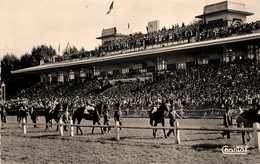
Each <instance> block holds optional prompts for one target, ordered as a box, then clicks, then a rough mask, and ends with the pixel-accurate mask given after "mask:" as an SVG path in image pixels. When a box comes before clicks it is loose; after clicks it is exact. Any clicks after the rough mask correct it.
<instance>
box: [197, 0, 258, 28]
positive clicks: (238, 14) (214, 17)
mask: <svg viewBox="0 0 260 164" xmlns="http://www.w3.org/2000/svg"><path fill="white" fill-rule="evenodd" d="M253 14H254V13H251V12H247V11H246V5H245V4H244V3H238V2H232V1H224V2H220V3H215V4H211V5H207V6H205V7H204V11H203V14H202V15H198V16H196V18H201V19H202V20H203V22H205V23H206V24H207V26H208V27H209V28H213V27H225V26H230V25H231V24H232V23H233V22H234V21H240V22H241V23H242V22H245V21H246V17H247V16H250V15H253Z"/></svg>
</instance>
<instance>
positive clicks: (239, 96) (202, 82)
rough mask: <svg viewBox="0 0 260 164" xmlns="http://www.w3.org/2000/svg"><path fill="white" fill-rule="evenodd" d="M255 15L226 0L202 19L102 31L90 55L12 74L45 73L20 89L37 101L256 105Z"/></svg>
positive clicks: (258, 43)
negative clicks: (126, 31) (145, 30)
mask: <svg viewBox="0 0 260 164" xmlns="http://www.w3.org/2000/svg"><path fill="white" fill-rule="evenodd" d="M252 14H253V13H250V12H247V11H245V5H244V4H241V3H233V2H229V1H224V2H221V3H217V4H212V5H208V6H205V8H204V12H203V15H200V16H197V17H198V18H202V21H201V22H196V23H194V24H190V25H185V24H182V25H181V26H178V25H177V26H173V27H172V28H170V29H165V28H162V29H161V30H159V31H153V32H148V33H146V34H142V33H136V34H130V35H129V36H125V35H124V36H123V35H117V36H120V37H118V38H116V39H108V38H115V37H111V35H107V36H106V35H102V37H105V40H104V41H102V45H101V46H99V48H98V49H97V50H95V51H93V52H92V53H89V54H88V55H86V56H78V58H76V59H67V60H62V61H56V62H52V63H45V64H42V65H39V66H36V67H30V68H25V69H20V70H15V71H12V74H29V73H30V74H40V75H41V79H40V80H39V81H40V82H41V83H42V84H38V85H36V86H33V87H32V88H29V89H27V90H24V91H22V92H21V93H20V94H19V96H21V97H26V98H29V99H32V100H33V99H41V100H42V99H53V98H57V97H62V98H63V99H67V100H66V101H67V103H69V104H71V105H72V104H73V102H74V101H75V98H76V97H77V96H79V97H87V98H83V99H84V101H87V99H92V100H93V101H94V100H95V99H97V100H103V101H107V102H110V104H115V103H117V102H118V101H122V102H126V103H125V104H128V106H129V107H131V108H133V109H140V110H145V109H144V108H147V106H149V105H150V104H152V103H154V102H156V101H161V99H164V100H167V101H171V103H172V104H176V108H180V107H182V108H183V107H185V108H190V109H193V108H197V107H199V108H211V107H223V104H226V101H232V102H230V103H231V104H234V105H236V106H238V105H242V106H244V107H248V105H249V108H253V107H254V105H255V104H257V103H260V100H259V94H260V93H259V75H260V70H259V63H260V33H259V31H260V30H259V29H260V23H259V22H258V21H256V22H252V23H246V16H250V15H252ZM110 30H112V31H113V35H115V36H116V28H111V29H110ZM103 32H104V33H105V31H103ZM102 37H101V38H99V39H102ZM97 79H98V80H97ZM118 81H119V82H118ZM122 82H124V83H122ZM111 84H112V85H111ZM158 95H160V96H158ZM46 101H47V100H46ZM64 101H65V100H64ZM194 106H195V107H194Z"/></svg>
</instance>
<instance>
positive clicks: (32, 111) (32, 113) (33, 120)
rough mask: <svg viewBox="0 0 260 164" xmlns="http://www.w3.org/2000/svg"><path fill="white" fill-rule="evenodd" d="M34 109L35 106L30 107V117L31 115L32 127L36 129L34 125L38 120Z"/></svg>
mask: <svg viewBox="0 0 260 164" xmlns="http://www.w3.org/2000/svg"><path fill="white" fill-rule="evenodd" d="M34 108H35V105H32V107H31V111H30V115H31V119H32V122H33V123H34V125H33V127H34V128H37V125H35V124H36V120H38V114H37V112H36V111H35V110H34Z"/></svg>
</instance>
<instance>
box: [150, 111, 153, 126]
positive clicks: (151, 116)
mask: <svg viewBox="0 0 260 164" xmlns="http://www.w3.org/2000/svg"><path fill="white" fill-rule="evenodd" d="M149 118H150V125H151V126H153V113H151V112H149Z"/></svg>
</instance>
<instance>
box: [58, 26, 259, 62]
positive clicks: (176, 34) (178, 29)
mask: <svg viewBox="0 0 260 164" xmlns="http://www.w3.org/2000/svg"><path fill="white" fill-rule="evenodd" d="M259 28H260V23H259V22H251V23H244V24H236V25H232V26H228V27H216V28H206V27H205V25H204V24H203V23H202V22H197V23H192V24H189V25H185V24H184V23H182V25H178V24H175V25H172V27H171V28H169V29H166V28H165V27H163V28H162V29H160V30H159V31H155V32H147V33H145V34H143V33H141V32H139V33H135V34H130V35H129V36H128V37H126V38H124V39H122V38H121V39H116V40H112V41H109V42H105V43H104V44H102V45H100V46H98V47H96V48H95V49H94V50H92V51H78V52H77V53H73V54H67V55H65V56H63V57H59V58H57V59H56V61H62V60H67V59H81V58H91V57H101V56H106V55H111V54H121V53H125V52H130V51H137V50H138V51H139V50H144V49H147V48H148V47H149V48H153V47H155V46H160V47H164V46H167V45H178V44H182V43H191V42H199V41H205V40H211V39H218V38H223V37H230V36H234V35H243V34H249V33H252V32H253V31H254V30H258V29H259Z"/></svg>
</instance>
